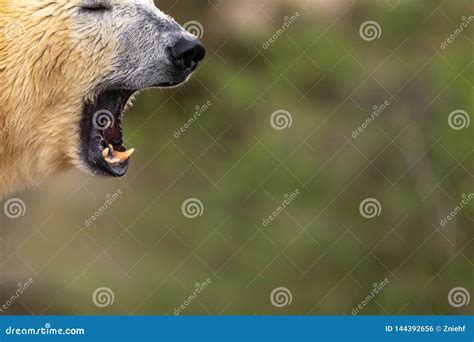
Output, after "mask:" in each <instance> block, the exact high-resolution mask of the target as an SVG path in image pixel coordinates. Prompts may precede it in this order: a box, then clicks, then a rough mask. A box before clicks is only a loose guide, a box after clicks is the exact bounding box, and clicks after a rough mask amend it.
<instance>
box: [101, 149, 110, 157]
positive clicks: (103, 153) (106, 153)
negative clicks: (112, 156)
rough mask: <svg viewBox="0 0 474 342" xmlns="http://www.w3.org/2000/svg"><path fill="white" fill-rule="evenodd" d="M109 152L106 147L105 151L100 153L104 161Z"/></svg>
mask: <svg viewBox="0 0 474 342" xmlns="http://www.w3.org/2000/svg"><path fill="white" fill-rule="evenodd" d="M109 152H110V149H109V148H108V147H107V148H106V149H104V150H103V151H102V157H104V159H107V158H109Z"/></svg>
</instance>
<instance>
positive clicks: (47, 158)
mask: <svg viewBox="0 0 474 342" xmlns="http://www.w3.org/2000/svg"><path fill="white" fill-rule="evenodd" d="M76 2H77V1H67V0H63V1H52V0H17V1H15V0H0V198H4V197H5V196H7V195H9V194H12V193H13V192H16V191H19V190H21V189H24V188H25V187H29V186H34V185H35V184H38V183H40V182H42V180H43V179H44V178H45V177H47V176H48V175H51V174H53V173H55V172H58V171H61V170H64V169H66V168H69V167H73V166H76V167H80V162H79V160H78V157H77V156H78V151H77V149H78V147H79V146H80V144H79V139H80V138H79V132H78V125H79V122H80V115H81V108H82V103H83V101H84V98H91V97H93V96H94V94H93V93H92V91H93V89H95V87H96V86H97V84H98V82H99V80H100V79H101V78H102V77H103V75H104V74H105V73H106V72H108V71H110V69H111V68H113V66H112V65H111V63H110V61H111V60H112V54H113V51H114V50H113V46H111V45H112V44H111V43H110V42H107V40H106V39H104V40H103V41H101V42H100V43H99V44H98V45H95V48H94V49H81V45H80V44H79V43H78V41H81V42H82V43H84V42H85V43H87V39H93V38H92V37H93V36H94V35H93V34H92V32H89V33H90V34H89V35H88V34H87V32H85V33H81V34H83V36H81V37H80V38H81V39H82V40H78V39H74V34H76V32H71V31H73V30H74V25H75V24H77V23H72V22H71V21H70V17H71V13H70V12H71V10H72V7H73V6H74V4H75V3H76ZM12 31H13V33H12ZM5 32H7V34H5ZM12 37H13V39H12ZM88 37H89V38H88ZM94 44H97V42H94ZM84 51H89V52H84Z"/></svg>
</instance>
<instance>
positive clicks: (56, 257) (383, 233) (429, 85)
mask: <svg viewBox="0 0 474 342" xmlns="http://www.w3.org/2000/svg"><path fill="white" fill-rule="evenodd" d="M157 3H158V6H159V8H160V9H162V10H163V11H164V12H167V13H169V14H170V15H172V16H174V17H175V18H176V19H177V20H178V21H179V22H180V23H182V24H184V23H188V24H189V25H188V26H190V27H192V28H195V27H196V24H195V23H193V21H197V22H198V23H199V24H200V25H202V28H203V29H202V32H200V33H202V41H203V42H204V43H205V45H206V48H207V51H208V54H207V58H206V60H205V61H204V63H203V64H202V66H201V67H200V68H199V69H198V71H197V73H196V75H195V76H194V77H193V78H192V79H191V80H190V81H189V82H188V83H187V84H186V85H185V86H183V87H182V88H179V89H173V90H167V91H147V92H145V93H144V94H142V95H140V96H139V97H138V98H137V100H136V101H135V106H134V108H133V109H132V110H131V111H130V112H129V113H128V114H127V115H126V118H125V120H124V130H125V139H126V140H127V145H128V146H133V147H135V148H136V149H137V152H136V154H135V155H134V157H133V160H132V164H131V168H130V170H129V173H128V175H127V176H126V177H125V178H123V179H120V180H116V179H92V178H88V177H86V176H84V175H83V174H81V173H79V172H78V171H72V172H70V173H68V174H64V175H61V176H59V177H55V178H54V179H49V180H48V181H47V182H45V183H43V184H41V186H40V187H39V188H37V189H33V190H31V191H29V192H27V193H23V194H19V195H18V197H19V198H21V199H22V200H23V201H24V202H25V204H26V213H25V215H24V216H23V217H20V218H18V219H8V218H5V217H2V219H1V221H0V222H1V231H0V234H1V235H0V261H1V263H0V304H1V303H3V302H5V301H7V300H8V298H10V297H11V296H12V295H13V294H14V293H15V291H16V290H17V284H18V283H25V282H26V281H27V280H28V279H29V278H32V280H33V281H34V283H33V284H32V285H31V286H30V287H29V289H28V290H27V291H25V293H23V294H22V295H21V296H20V297H19V298H18V299H17V300H15V301H14V302H13V303H12V304H11V305H9V307H8V310H7V311H6V313H9V314H125V315H128V314H134V315H142V314H144V315H150V314H157V315H173V314H175V311H176V309H177V308H180V306H181V310H180V314H204V315H207V314H212V315H218V314H224V315H230V314H250V315H251V314H348V315H350V314H351V313H352V310H353V309H354V308H356V307H357V306H358V305H360V304H361V303H362V302H363V301H364V299H366V297H367V296H368V295H370V294H371V293H372V290H373V288H374V286H373V284H375V283H377V284H379V283H381V282H383V281H385V279H387V280H388V285H386V286H385V287H384V288H383V290H382V291H380V292H379V293H377V294H376V295H375V296H374V297H373V298H371V299H370V300H369V301H366V303H365V304H364V305H363V309H361V310H360V312H359V314H394V315H395V314H405V315H408V314H463V313H464V314H465V313H468V312H470V311H471V310H472V303H469V304H466V305H462V306H461V307H459V308H457V307H454V306H453V305H450V301H449V296H448V294H449V292H450V290H451V289H453V288H456V287H463V288H464V289H466V290H467V291H468V294H469V293H471V294H472V290H473V284H474V281H473V280H474V279H473V262H474V253H473V250H474V248H473V247H474V243H473V238H474V231H473V221H474V201H470V202H469V203H468V204H467V205H465V206H463V209H462V210H460V211H459V212H458V213H457V214H456V215H455V217H454V218H453V220H452V221H450V222H449V223H448V224H447V225H445V227H443V226H442V224H441V220H442V218H443V217H446V216H447V215H449V214H450V212H451V211H452V210H454V209H455V208H456V207H457V206H459V205H460V202H461V201H462V195H463V194H466V195H469V194H471V193H473V192H474V186H473V184H474V183H473V176H474V154H473V151H474V148H473V147H474V143H473V142H474V134H473V132H474V124H470V125H469V126H468V127H465V128H464V129H459V130H455V129H453V128H451V127H450V125H449V120H448V117H449V114H450V113H452V112H453V111H455V110H463V111H465V112H466V113H467V117H466V116H464V118H465V119H466V118H472V116H473V115H474V105H473V84H474V77H473V76H474V65H473V45H472V44H473V42H474V35H473V33H474V21H472V22H470V23H469V24H467V27H465V28H464V29H463V32H461V33H460V34H456V37H455V39H454V40H453V41H452V42H451V43H449V44H447V46H446V47H445V48H444V49H443V48H442V47H441V44H442V42H444V41H445V40H446V39H447V38H448V37H449V36H450V35H451V34H453V32H454V31H456V29H458V28H459V27H460V25H462V23H463V22H466V21H467V20H468V18H469V16H470V15H473V14H474V11H473V10H474V6H473V2H472V1H469V0H466V1H464V0H459V1H429V0H426V1H421V0H418V1H395V0H394V1H382V0H380V1H375V0H374V1H329V0H327V1H307V0H305V1H302V0H301V1H277V0H272V1H256V0H255V1H252V0H237V1H235V0H223V1H207V0H201V1H198V0H193V1H184V0H181V1H175V0H169V1H168V0H163V1H158V2H157ZM296 12H298V13H299V15H298V16H297V20H294V21H293V20H291V19H290V17H291V16H293V15H296ZM463 17H464V19H463ZM285 18H286V19H285ZM288 20H291V24H290V25H287V26H288V27H286V28H285V30H284V31H283V33H282V32H281V31H280V33H277V32H278V30H279V29H281V28H282V26H283V25H284V23H285V22H288ZM367 21H375V22H377V23H378V24H379V26H380V32H379V33H380V36H379V37H378V39H374V40H371V41H368V40H364V39H362V36H361V34H360V32H359V31H360V27H361V25H362V24H363V23H364V22H367ZM197 27H198V28H199V25H198V26H197ZM274 34H276V37H277V39H275V41H274V42H273V43H271V44H269V46H266V47H267V48H266V49H265V48H264V44H265V42H268V39H269V38H270V37H272V36H273V35H274ZM208 101H209V103H210V106H208V107H209V108H208V109H207V110H204V113H202V115H200V116H199V117H198V119H197V120H196V121H195V122H194V123H193V124H192V125H191V127H189V128H188V129H187V130H186V131H185V132H184V133H183V134H182V135H181V136H179V138H176V137H175V136H174V135H175V131H176V130H178V129H179V128H180V127H181V126H182V125H184V124H185V123H186V122H187V121H188V120H189V118H190V117H193V115H194V112H195V111H196V107H197V106H201V107H202V106H203V105H205V104H206V103H208ZM386 101H387V103H388V104H389V105H388V106H386V108H385V109H384V110H383V111H382V113H380V114H379V115H377V116H376V117H375V119H374V120H373V121H372V122H370V124H369V125H368V127H366V129H365V130H363V132H362V133H360V134H359V135H357V136H356V138H354V137H353V131H354V130H356V129H357V128H358V127H359V126H361V125H362V124H363V123H364V122H366V120H367V119H368V118H371V113H372V112H373V110H374V106H381V105H382V104H384V103H385V102H386ZM279 110H285V111H287V112H288V113H289V115H290V116H291V121H292V123H291V127H287V128H286V129H281V130H278V129H275V128H274V127H273V126H272V121H271V118H272V113H274V112H276V111H279ZM285 115H286V117H287V118H289V116H288V114H285ZM118 191H120V192H121V194H119V195H118V196H116V197H115V196H114V195H113V194H117V192H118ZM295 191H298V192H299V195H298V196H296V198H295V199H294V200H293V201H291V203H290V204H289V205H288V206H286V208H284V209H283V210H279V209H278V207H279V206H281V204H282V202H283V201H284V200H285V195H286V196H288V195H290V194H292V193H294V192H295ZM110 196H112V197H113V198H114V200H113V203H112V204H111V205H108V208H107V209H106V210H105V211H103V212H102V213H101V214H100V215H98V218H97V220H96V221H95V222H93V223H92V224H90V225H88V224H86V223H85V221H86V220H87V219H88V218H89V217H91V216H92V215H94V213H95V212H96V211H98V210H99V209H100V208H101V207H103V206H104V203H105V202H106V201H107V199H108V198H110ZM190 198H196V199H199V201H200V202H201V203H202V206H203V207H202V209H203V210H202V212H201V214H202V215H201V216H198V217H196V218H192V219H190V218H186V217H185V216H184V215H183V213H182V205H183V202H185V201H186V200H187V199H190ZM370 198H373V199H376V200H377V201H378V203H380V210H379V212H378V214H379V215H378V216H375V217H374V218H365V217H364V216H363V215H361V212H360V209H359V206H360V204H361V202H362V201H364V200H365V199H370ZM276 210H278V211H279V214H278V215H276V218H274V219H273V221H270V223H269V224H264V223H263V220H264V219H265V218H268V216H270V215H272V213H273V212H274V211H276ZM366 216H367V215H366ZM207 279H209V280H210V281H211V282H210V283H209V284H208V286H207V287H205V289H203V290H202V291H200V293H199V294H197V295H196V293H197V292H196V291H195V290H196V284H202V283H203V282H206V281H207ZM103 287H106V288H108V289H109V292H108V293H109V295H110V294H111V293H113V299H114V300H113V303H112V301H111V300H109V302H108V303H105V304H110V305H106V306H105V307H99V306H101V305H99V306H97V305H95V303H94V300H93V297H94V292H95V291H96V290H97V289H100V288H103ZM280 287H284V288H285V290H284V293H285V295H286V298H290V297H291V302H290V301H289V300H286V301H285V300H283V301H284V303H283V304H284V305H283V304H282V305H278V303H276V304H277V305H274V304H275V303H274V301H273V302H272V299H271V293H272V291H273V290H274V289H277V288H280ZM194 295H195V296H194ZM190 296H191V297H192V299H189V298H190ZM109 298H111V296H110V297H109ZM284 299H285V298H284ZM278 306H283V307H278ZM183 307H184V309H183ZM471 312H472V311H471ZM3 314H5V313H3Z"/></svg>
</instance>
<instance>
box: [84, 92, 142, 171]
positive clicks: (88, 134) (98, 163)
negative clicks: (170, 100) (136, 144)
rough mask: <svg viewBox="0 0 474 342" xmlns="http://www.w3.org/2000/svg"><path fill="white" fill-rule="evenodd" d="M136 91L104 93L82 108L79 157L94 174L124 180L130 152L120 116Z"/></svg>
mask: <svg viewBox="0 0 474 342" xmlns="http://www.w3.org/2000/svg"><path fill="white" fill-rule="evenodd" d="M134 93H135V90H125V89H117V90H107V91H104V92H102V93H101V94H99V95H98V96H97V99H96V100H95V102H94V103H86V104H85V105H84V113H83V117H82V121H81V135H82V136H81V138H82V151H81V152H82V156H83V158H84V159H85V162H86V164H87V166H88V167H89V169H90V170H92V171H93V172H94V173H96V174H101V175H109V176H113V177H121V176H123V175H124V174H125V173H126V172H127V169H128V165H129V159H130V157H131V155H132V154H133V152H134V149H133V148H130V149H129V148H127V147H125V145H124V141H123V135H122V127H121V124H122V113H123V111H124V109H125V106H126V104H127V102H128V100H129V99H130V97H131V96H132V95H133V94H134Z"/></svg>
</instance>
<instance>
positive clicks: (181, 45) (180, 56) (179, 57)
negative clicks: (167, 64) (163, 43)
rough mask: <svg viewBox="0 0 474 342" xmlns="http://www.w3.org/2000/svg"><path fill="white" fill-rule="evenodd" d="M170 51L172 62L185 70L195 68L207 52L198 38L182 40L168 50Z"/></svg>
mask: <svg viewBox="0 0 474 342" xmlns="http://www.w3.org/2000/svg"><path fill="white" fill-rule="evenodd" d="M168 51H169V54H170V56H171V60H172V62H173V63H174V64H175V65H177V66H179V67H184V68H194V67H195V66H196V64H197V63H199V62H200V61H202V60H203V59H204V56H205V54H206V50H205V49H204V47H203V46H202V44H201V42H200V41H199V39H197V38H196V39H189V38H181V39H180V40H179V41H178V42H177V43H176V44H175V45H174V46H173V47H170V48H168Z"/></svg>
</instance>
